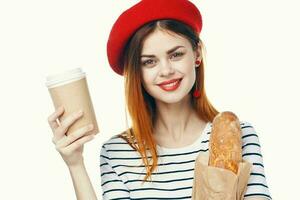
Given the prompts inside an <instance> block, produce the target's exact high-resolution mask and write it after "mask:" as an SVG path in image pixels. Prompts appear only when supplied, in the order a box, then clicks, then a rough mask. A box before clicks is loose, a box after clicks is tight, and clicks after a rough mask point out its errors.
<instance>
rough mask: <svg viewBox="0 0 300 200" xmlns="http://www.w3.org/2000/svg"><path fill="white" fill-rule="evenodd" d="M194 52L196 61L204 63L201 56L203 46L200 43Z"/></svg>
mask: <svg viewBox="0 0 300 200" xmlns="http://www.w3.org/2000/svg"><path fill="white" fill-rule="evenodd" d="M194 52H195V58H196V60H199V61H200V62H201V61H202V55H201V45H200V43H199V44H198V45H197V47H196V49H195V51H194Z"/></svg>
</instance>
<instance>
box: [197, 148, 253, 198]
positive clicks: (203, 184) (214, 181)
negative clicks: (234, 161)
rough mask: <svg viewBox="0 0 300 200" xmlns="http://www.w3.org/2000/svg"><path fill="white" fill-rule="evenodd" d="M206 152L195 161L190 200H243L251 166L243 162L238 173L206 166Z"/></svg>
mask: <svg viewBox="0 0 300 200" xmlns="http://www.w3.org/2000/svg"><path fill="white" fill-rule="evenodd" d="M208 159H209V154H208V152H205V153H199V155H198V157H197V158H196V161H195V170H194V182H193V190H192V200H243V199H244V198H243V197H244V194H245V192H246V189H247V184H248V179H249V177H250V173H251V168H252V164H251V163H249V162H247V161H245V160H243V161H242V162H241V163H240V164H239V170H238V173H237V174H235V173H234V172H232V171H230V170H227V169H222V168H218V167H212V166H208Z"/></svg>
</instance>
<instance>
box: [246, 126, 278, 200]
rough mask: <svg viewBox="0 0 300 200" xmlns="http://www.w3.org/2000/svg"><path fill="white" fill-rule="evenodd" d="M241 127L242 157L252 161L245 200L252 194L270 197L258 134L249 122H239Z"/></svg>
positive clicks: (252, 195)
mask: <svg viewBox="0 0 300 200" xmlns="http://www.w3.org/2000/svg"><path fill="white" fill-rule="evenodd" d="M241 129H242V140H243V146H242V148H243V151H242V152H243V159H244V160H246V161H248V162H250V163H252V170H251V174H250V178H249V181H248V185H247V190H246V193H245V195H244V197H245V200H246V199H247V197H254V196H259V197H264V198H266V199H272V198H271V195H270V192H269V188H268V185H267V180H266V175H265V171H264V164H263V156H262V153H261V146H260V142H259V138H258V134H257V133H256V131H255V129H254V127H253V126H252V124H251V123H249V122H243V123H241Z"/></svg>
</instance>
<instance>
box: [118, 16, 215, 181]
mask: <svg viewBox="0 0 300 200" xmlns="http://www.w3.org/2000/svg"><path fill="white" fill-rule="evenodd" d="M157 28H160V29H162V30H165V31H171V32H174V33H176V34H179V35H181V36H184V37H185V38H186V39H188V40H189V41H190V42H191V44H192V47H193V49H194V50H196V48H197V47H198V44H200V47H201V58H202V62H201V64H200V66H199V67H197V68H195V69H196V81H195V85H194V86H193V89H192V90H191V91H190V94H189V95H192V92H193V90H194V89H195V87H196V84H197V88H198V89H199V91H200V97H199V98H191V99H192V100H191V101H192V106H193V108H194V109H195V110H196V113H197V114H198V116H199V118H201V119H202V120H203V121H205V122H212V120H213V118H214V117H215V116H216V115H217V114H218V113H219V112H218V111H217V110H216V109H215V108H214V107H213V106H212V104H211V103H210V101H209V100H208V98H207V96H206V92H205V88H204V65H205V63H204V62H203V61H204V60H203V59H204V58H205V57H204V50H205V47H204V44H203V42H202V41H201V40H200V38H199V36H198V35H197V34H196V32H195V31H193V29H192V28H191V27H189V26H188V25H186V24H184V23H182V22H179V21H176V20H158V21H153V22H150V23H148V24H146V25H144V26H143V27H141V28H140V29H139V30H138V31H137V32H135V34H134V35H133V36H132V37H131V38H130V40H129V41H128V43H127V45H126V48H125V51H124V54H123V58H122V62H123V65H124V78H125V82H124V84H125V85H124V86H125V97H126V105H127V109H128V111H129V114H130V117H131V121H132V127H131V128H130V129H127V130H126V131H124V132H123V133H121V134H119V136H120V137H122V138H124V139H125V140H126V141H127V142H128V144H129V145H131V146H132V148H134V149H135V150H136V151H138V152H139V154H140V155H141V158H142V160H143V163H144V164H145V167H146V176H145V178H144V181H146V180H147V179H148V178H151V174H152V172H153V171H154V170H155V168H156V167H157V164H158V159H157V158H158V155H157V149H156V141H155V139H154V137H153V122H154V117H155V113H156V107H155V101H154V98H153V97H152V96H150V95H149V94H148V93H147V92H146V90H145V89H144V87H143V86H142V80H141V79H142V76H141V69H140V54H141V50H142V45H143V41H144V40H145V38H146V36H147V35H149V34H150V33H152V32H153V31H154V30H155V29H157ZM126 116H127V115H126ZM148 153H150V155H149V154H148ZM150 157H151V158H150ZM149 158H150V159H149ZM150 161H152V162H151V163H150ZM143 183H144V182H143Z"/></svg>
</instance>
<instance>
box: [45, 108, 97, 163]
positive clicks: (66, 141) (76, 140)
mask: <svg viewBox="0 0 300 200" xmlns="http://www.w3.org/2000/svg"><path fill="white" fill-rule="evenodd" d="M63 113H64V108H63V107H62V106H61V107H59V108H58V109H57V110H56V111H55V112H54V113H53V114H51V115H50V116H49V117H48V122H49V125H50V127H51V129H52V132H53V138H52V142H53V143H54V144H55V147H56V150H57V151H58V152H59V153H60V155H61V156H62V158H63V160H64V161H65V163H66V164H67V166H68V167H70V166H75V165H78V164H82V163H83V156H82V152H83V145H84V143H86V142H88V141H90V140H92V139H93V138H94V135H85V134H86V133H87V132H88V131H91V130H92V129H93V124H89V125H87V126H84V127H82V128H79V129H78V130H76V131H74V132H72V133H71V134H69V135H68V136H67V135H66V134H65V133H66V132H67V130H68V129H69V127H70V126H71V125H72V124H73V123H75V122H76V120H77V119H79V118H80V117H81V116H82V115H83V113H80V112H75V113H73V114H71V115H70V116H67V117H66V118H65V120H63V121H62V122H60V125H59V124H58V122H57V119H58V117H59V116H61V115H62V114H63Z"/></svg>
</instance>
